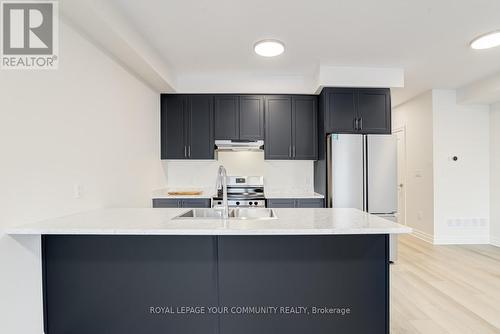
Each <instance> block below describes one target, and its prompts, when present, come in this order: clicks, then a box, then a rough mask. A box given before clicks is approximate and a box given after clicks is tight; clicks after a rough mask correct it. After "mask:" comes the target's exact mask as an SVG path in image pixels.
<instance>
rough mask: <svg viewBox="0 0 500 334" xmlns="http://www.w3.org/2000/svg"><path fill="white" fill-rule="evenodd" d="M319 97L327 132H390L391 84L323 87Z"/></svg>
mask: <svg viewBox="0 0 500 334" xmlns="http://www.w3.org/2000/svg"><path fill="white" fill-rule="evenodd" d="M320 99H321V103H320V104H321V110H320V112H321V113H324V117H322V119H323V121H324V130H325V132H326V133H359V134H390V133H391V94H390V89H389V88H324V89H323V91H322V92H321V95H320Z"/></svg>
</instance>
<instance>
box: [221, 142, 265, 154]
mask: <svg viewBox="0 0 500 334" xmlns="http://www.w3.org/2000/svg"><path fill="white" fill-rule="evenodd" d="M215 146H216V147H217V150H218V151H262V150H263V149H264V141H263V140H216V141H215Z"/></svg>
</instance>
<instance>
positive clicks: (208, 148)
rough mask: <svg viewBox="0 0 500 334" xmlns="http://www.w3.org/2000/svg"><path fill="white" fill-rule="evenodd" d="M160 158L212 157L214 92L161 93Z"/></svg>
mask: <svg viewBox="0 0 500 334" xmlns="http://www.w3.org/2000/svg"><path fill="white" fill-rule="evenodd" d="M161 158H162V159H213V158H214V99H213V96H210V95H167V94H164V95H162V96H161Z"/></svg>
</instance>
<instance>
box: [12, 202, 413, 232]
mask: <svg viewBox="0 0 500 334" xmlns="http://www.w3.org/2000/svg"><path fill="white" fill-rule="evenodd" d="M187 210H189V209H163V208H162V209H127V208H123V209H101V210H95V211H89V212H84V213H78V214H73V215H69V216H64V217H60V218H55V219H50V220H46V221H41V222H38V223H33V224H29V225H24V226H20V227H16V228H10V229H8V230H6V231H5V232H6V233H7V234H10V235H41V234H73V235H74V234H78V235H86V234H89V235H96V234H97V235H332V234H401V233H410V232H411V228H408V227H406V226H403V225H399V224H396V223H393V222H391V221H389V220H386V219H383V218H380V217H377V216H374V215H370V214H368V213H365V212H363V211H360V210H357V209H274V211H275V213H276V215H277V216H278V219H274V220H233V219H229V220H217V219H196V220H195V219H192V218H191V219H181V220H173V219H172V218H174V217H176V216H177V215H179V214H181V213H183V212H185V211H187Z"/></svg>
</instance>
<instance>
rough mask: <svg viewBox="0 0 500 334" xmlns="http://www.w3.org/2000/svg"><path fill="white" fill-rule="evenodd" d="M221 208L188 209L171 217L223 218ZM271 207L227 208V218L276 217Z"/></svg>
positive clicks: (260, 218) (259, 218)
mask: <svg viewBox="0 0 500 334" xmlns="http://www.w3.org/2000/svg"><path fill="white" fill-rule="evenodd" d="M222 212H223V210H222V209H219V208H211V209H190V210H188V211H186V212H184V213H181V214H180V215H178V216H176V217H174V218H173V219H223V217H222ZM277 218H278V216H276V213H275V212H274V210H273V209H266V208H250V209H246V208H237V209H229V219H258V220H262V219H277Z"/></svg>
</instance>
